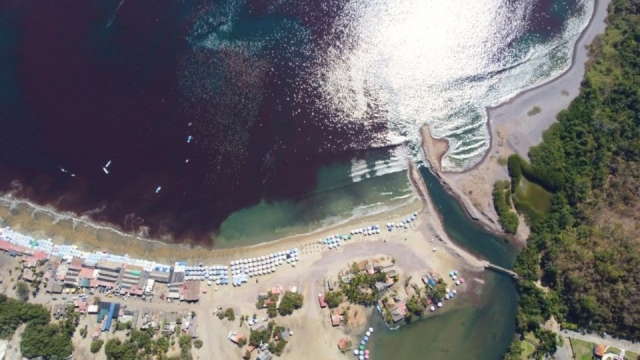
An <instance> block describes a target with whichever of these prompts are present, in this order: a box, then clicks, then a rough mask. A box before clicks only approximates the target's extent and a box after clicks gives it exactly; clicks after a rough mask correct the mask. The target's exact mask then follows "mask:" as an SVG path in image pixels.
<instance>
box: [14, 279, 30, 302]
mask: <svg viewBox="0 0 640 360" xmlns="http://www.w3.org/2000/svg"><path fill="white" fill-rule="evenodd" d="M16 295H17V296H18V299H20V300H22V301H24V302H26V301H27V300H29V285H27V283H25V282H22V281H18V283H16Z"/></svg>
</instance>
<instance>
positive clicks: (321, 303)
mask: <svg viewBox="0 0 640 360" xmlns="http://www.w3.org/2000/svg"><path fill="white" fill-rule="evenodd" d="M318 303H319V304H320V307H321V308H326V307H327V302H326V301H324V295H322V294H318Z"/></svg>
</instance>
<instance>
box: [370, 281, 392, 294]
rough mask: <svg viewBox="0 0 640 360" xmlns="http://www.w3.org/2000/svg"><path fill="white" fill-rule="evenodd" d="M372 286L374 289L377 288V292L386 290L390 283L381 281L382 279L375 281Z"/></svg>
mask: <svg viewBox="0 0 640 360" xmlns="http://www.w3.org/2000/svg"><path fill="white" fill-rule="evenodd" d="M374 286H375V287H376V290H378V292H383V291H385V290H387V289H388V288H389V286H390V285H389V284H387V283H383V282H382V281H376V283H375V284H374Z"/></svg>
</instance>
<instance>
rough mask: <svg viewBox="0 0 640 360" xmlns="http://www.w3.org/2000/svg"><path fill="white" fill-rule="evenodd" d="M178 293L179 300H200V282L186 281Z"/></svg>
mask: <svg viewBox="0 0 640 360" xmlns="http://www.w3.org/2000/svg"><path fill="white" fill-rule="evenodd" d="M180 292H181V296H180V300H182V301H186V302H197V301H198V300H200V281H187V282H185V283H183V284H182V287H181V288H180Z"/></svg>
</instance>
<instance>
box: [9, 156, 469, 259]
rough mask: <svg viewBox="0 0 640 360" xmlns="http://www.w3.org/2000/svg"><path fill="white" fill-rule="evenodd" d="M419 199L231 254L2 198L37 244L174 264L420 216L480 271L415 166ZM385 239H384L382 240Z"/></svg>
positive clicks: (257, 251)
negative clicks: (448, 231) (455, 239)
mask: <svg viewBox="0 0 640 360" xmlns="http://www.w3.org/2000/svg"><path fill="white" fill-rule="evenodd" d="M407 176H408V177H409V179H410V181H411V184H412V187H413V191H414V198H413V200H412V201H410V202H408V203H407V204H406V205H404V206H401V207H399V208H396V209H393V210H390V211H385V212H382V213H375V214H372V215H367V216H364V217H354V218H349V219H346V220H345V221H341V222H338V223H336V224H332V225H330V226H328V227H323V228H319V229H317V230H314V231H311V232H307V233H301V234H295V235H292V236H287V237H283V238H280V239H276V240H272V241H266V242H261V243H258V244H254V245H250V246H239V247H232V248H215V247H214V248H212V249H209V248H204V247H199V246H192V245H189V244H175V243H166V242H163V241H160V240H156V239H149V238H143V237H139V236H136V235H133V234H128V233H125V232H122V231H120V230H118V229H114V228H111V227H109V226H105V225H102V224H98V223H95V222H93V221H91V220H89V219H86V218H79V217H74V216H73V215H71V214H59V213H56V212H55V210H53V209H51V208H48V207H46V206H41V205H37V204H33V203H31V202H29V201H27V200H22V199H13V198H7V197H2V198H0V220H3V223H4V226H9V227H11V228H12V229H13V230H14V231H18V232H22V233H25V234H26V235H29V236H32V237H34V238H41V239H48V238H51V239H52V241H53V242H54V243H56V244H65V245H76V246H78V248H79V249H80V250H82V251H89V252H90V251H100V250H107V251H109V252H111V253H119V254H127V255H129V256H131V257H139V258H144V259H148V260H152V261H157V262H166V263H172V262H174V261H178V260H184V259H188V260H190V261H196V262H199V261H208V262H211V261H215V262H216V263H225V262H229V261H231V260H233V259H237V258H242V257H250V256H260V255H262V254H265V253H271V252H273V251H281V250H284V249H288V248H292V247H296V246H302V245H303V244H308V243H315V242H317V239H318V238H323V237H326V236H327V235H330V234H335V233H349V231H350V229H353V228H361V227H362V226H366V225H367V224H372V223H381V222H389V221H397V220H398V219H400V218H404V217H406V215H407V214H411V213H419V214H420V215H421V218H423V220H422V221H424V222H425V224H427V225H426V226H427V227H428V229H429V232H430V233H433V234H436V235H437V236H438V238H439V239H442V244H444V245H445V247H446V248H448V249H449V251H451V252H452V253H454V254H456V256H458V257H461V258H463V259H464V262H466V263H468V264H469V265H471V268H474V269H478V268H479V267H480V266H481V262H479V261H480V260H479V259H477V258H476V257H475V256H474V255H472V254H470V253H468V252H466V251H465V250H464V249H462V248H460V247H458V246H457V245H456V244H455V243H453V242H452V241H451V240H450V239H449V238H448V236H447V234H446V232H445V230H444V227H443V225H442V219H441V216H440V214H439V213H438V212H437V211H436V210H435V209H434V208H433V207H432V205H431V201H430V199H429V198H428V197H429V195H428V193H427V190H426V188H425V187H424V181H423V180H422V178H421V176H420V174H419V172H418V171H417V169H416V168H415V166H414V165H413V164H410V165H409V170H408V172H407ZM379 236H383V237H384V234H383V235H379Z"/></svg>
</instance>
